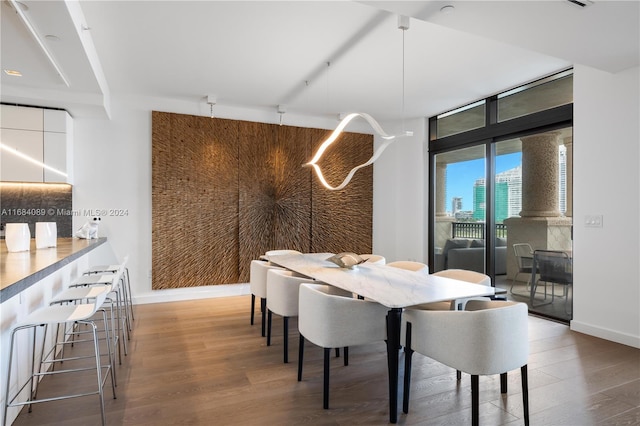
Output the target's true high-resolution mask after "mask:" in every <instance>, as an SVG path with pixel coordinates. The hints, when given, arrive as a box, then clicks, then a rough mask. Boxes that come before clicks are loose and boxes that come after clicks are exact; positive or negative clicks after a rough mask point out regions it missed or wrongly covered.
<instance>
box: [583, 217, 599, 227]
mask: <svg viewBox="0 0 640 426" xmlns="http://www.w3.org/2000/svg"><path fill="white" fill-rule="evenodd" d="M602 222H603V220H602V215H601V214H592V215H586V216H585V217H584V226H585V227H587V228H602Z"/></svg>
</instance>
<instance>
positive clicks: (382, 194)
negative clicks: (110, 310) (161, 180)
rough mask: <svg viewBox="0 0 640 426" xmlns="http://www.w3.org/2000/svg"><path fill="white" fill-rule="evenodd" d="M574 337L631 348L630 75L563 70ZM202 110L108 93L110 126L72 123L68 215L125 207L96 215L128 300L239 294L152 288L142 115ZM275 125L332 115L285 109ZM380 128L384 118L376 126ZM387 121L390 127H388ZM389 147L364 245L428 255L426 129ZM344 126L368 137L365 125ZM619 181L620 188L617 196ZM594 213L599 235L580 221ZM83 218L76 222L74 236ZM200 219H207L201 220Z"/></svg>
mask: <svg viewBox="0 0 640 426" xmlns="http://www.w3.org/2000/svg"><path fill="white" fill-rule="evenodd" d="M574 86H575V90H574V104H575V105H574V117H575V122H574V214H575V230H574V253H575V268H574V280H575V282H576V288H575V294H574V321H573V322H572V324H571V326H572V328H573V329H574V330H578V331H582V332H585V333H588V334H592V335H596V336H599V337H603V338H606V339H610V340H614V341H617V342H622V343H625V344H628V345H632V346H636V347H640V316H639V315H640V313H639V312H640V293H639V291H640V290H639V288H640V285H639V278H638V277H639V276H640V274H639V272H640V271H639V268H640V266H639V265H640V262H639V261H638V259H640V249H639V241H640V232H639V224H638V222H639V221H638V218H639V217H640V210H639V205H638V198H639V193H640V178H639V175H638V165H639V159H640V154H639V148H638V145H639V132H638V116H639V108H638V69H637V68H636V69H634V70H629V71H626V72H623V73H619V74H608V73H603V72H600V71H596V70H593V69H590V68H587V67H582V66H576V68H575V74H574ZM153 109H155V110H159V111H167V112H176V113H185V114H199V115H205V116H206V115H208V110H207V108H206V105H204V104H202V105H200V104H197V103H194V102H179V101H167V100H161V99H135V98H122V97H118V96H114V97H113V104H112V111H113V117H112V120H111V121H107V120H92V119H76V120H75V121H74V123H75V159H74V164H75V170H74V172H75V182H76V185H75V187H74V209H76V210H81V209H107V210H108V209H127V210H128V215H127V216H123V217H105V218H103V221H102V224H101V234H102V235H105V236H107V237H108V238H109V241H110V244H111V247H112V248H113V253H114V256H115V257H117V258H120V259H121V258H122V257H123V256H124V255H125V254H127V253H128V254H130V267H131V273H132V285H133V291H134V294H135V300H136V302H137V303H146V302H158V301H169V300H181V299H189V298H203V297H212V296H225V295H233V294H244V293H246V292H247V286H246V285H242V284H240V285H229V286H212V287H202V288H198V289H179V290H164V291H154V292H152V291H151V282H150V279H149V276H148V273H149V271H150V270H151V110H153ZM215 113H216V116H218V117H225V118H233V119H241V120H251V121H261V122H272V123H277V122H278V119H279V117H278V116H277V114H276V113H275V111H264V110H247V109H231V108H223V107H221V106H216V111H215ZM284 122H285V124H290V125H296V126H308V127H319V128H333V127H335V125H336V122H335V120H328V119H320V118H313V117H304V116H295V115H290V114H286V115H285V116H284ZM382 125H383V128H385V130H386V131H387V132H388V133H394V132H397V131H398V130H399V129H398V128H393V123H382ZM396 126H397V123H396ZM406 128H407V130H412V131H413V132H414V136H413V137H410V138H406V139H399V140H398V141H397V142H395V143H393V144H391V145H390V146H389V147H388V148H387V150H386V151H385V152H384V154H383V155H382V156H381V157H380V158H379V159H378V161H376V163H375V166H374V217H373V249H374V252H376V253H379V254H382V255H384V256H385V257H387V259H388V260H399V259H415V260H422V261H425V260H426V258H427V244H428V237H427V227H426V219H427V190H428V188H427V181H428V179H427V169H426V167H427V123H426V120H423V119H418V120H410V121H408V122H407V123H406ZM348 130H355V131H367V129H366V127H361V128H359V127H358V128H353V127H352V125H351V124H350V127H349V129H348ZM621 182H623V183H624V189H623V185H622V184H621ZM587 214H602V215H604V227H603V228H602V229H587V228H585V227H584V226H582V225H581V223H582V221H583V218H584V216H585V215H587ZM84 220H86V218H84V217H76V218H75V222H74V229H75V228H77V227H79V226H80V225H81V224H82V223H83V222H84ZM203 220H206V218H203Z"/></svg>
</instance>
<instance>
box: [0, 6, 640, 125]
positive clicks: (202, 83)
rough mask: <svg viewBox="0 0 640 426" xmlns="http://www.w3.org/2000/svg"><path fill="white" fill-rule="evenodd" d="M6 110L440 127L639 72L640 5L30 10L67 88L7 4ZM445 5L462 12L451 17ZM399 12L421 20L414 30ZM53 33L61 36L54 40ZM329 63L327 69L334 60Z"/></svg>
mask: <svg viewBox="0 0 640 426" xmlns="http://www.w3.org/2000/svg"><path fill="white" fill-rule="evenodd" d="M2 3H3V4H2V7H1V9H0V11H1V13H2V17H1V18H2V22H1V23H2V29H1V31H2V33H1V51H0V52H1V54H0V66H1V68H2V69H14V70H19V71H21V72H22V74H23V76H22V77H11V76H7V75H5V73H4V72H3V73H2V77H1V89H2V90H1V91H0V100H1V101H2V102H7V103H20V104H28V105H39V106H48V107H58V108H65V109H67V110H69V112H70V113H71V114H72V115H74V116H108V115H109V109H110V104H109V99H110V96H111V95H113V96H115V95H117V94H127V95H142V96H152V97H158V98H168V99H179V100H182V101H187V102H194V103H195V104H200V105H201V110H202V111H203V113H206V112H208V108H209V107H208V105H207V104H206V101H205V97H206V95H209V94H210V95H214V96H215V97H216V99H217V104H218V105H227V106H240V107H251V108H264V109H266V110H273V111H274V115H275V114H276V108H277V105H286V110H287V112H295V113H298V114H313V115H325V116H329V115H336V114H338V113H340V112H350V111H361V112H367V113H369V114H372V115H373V116H374V117H376V118H378V119H381V120H384V119H399V118H402V117H405V118H410V117H419V116H423V117H424V116H430V115H434V114H437V113H440V112H443V111H445V110H447V109H451V108H454V107H457V106H461V105H463V104H465V103H468V102H470V101H473V100H476V99H479V98H483V97H486V96H488V95H491V94H494V93H497V92H499V91H502V90H504V89H507V88H510V87H513V86H517V85H519V84H522V83H525V82H528V81H530V80H534V79H536V78H539V77H541V76H544V75H547V74H550V73H553V72H555V71H559V70H562V69H566V68H569V67H571V66H572V65H574V64H583V65H587V66H591V67H594V68H597V69H601V70H603V71H606V72H612V73H615V72H619V71H622V70H625V69H629V68H632V67H637V66H638V65H639V63H640V44H639V43H640V42H639V40H640V35H639V28H640V25H639V21H640V7H639V6H640V3H639V1H637V0H632V1H607V0H596V1H595V2H594V3H593V4H592V5H591V6H588V7H585V8H581V7H579V6H576V5H574V4H572V3H570V2H568V1H566V0H552V1H524V0H520V1H447V2H443V1H413V2H404V1H361V2H357V1H284V2H277V1H257V2H250V1H235V2H231V1H80V2H77V1H66V2H65V1H62V0H58V1H55V0H50V1H29V0H23V1H22V3H24V4H25V5H26V6H27V9H26V10H25V15H26V16H27V18H28V19H29V20H30V22H31V24H32V25H33V27H34V28H35V29H36V31H37V32H38V34H39V36H40V37H42V38H43V40H44V43H45V45H46V46H47V48H48V49H49V50H50V52H51V54H52V56H53V57H54V58H55V60H56V61H57V62H58V64H59V66H60V68H61V69H62V71H63V73H64V75H65V77H66V78H67V80H68V81H69V83H70V85H69V87H67V86H66V85H65V84H64V83H63V82H62V79H61V78H60V77H59V76H58V75H57V74H56V72H55V70H54V69H53V67H52V66H51V65H50V64H49V63H48V62H47V60H46V59H45V57H44V54H43V53H42V50H40V48H39V47H38V46H37V44H36V43H35V41H34V39H33V38H32V37H31V36H30V35H29V33H28V32H27V30H26V28H25V26H24V25H23V23H22V22H21V21H20V20H19V19H18V16H17V14H16V13H15V11H14V9H13V7H12V6H11V5H10V4H9V3H8V2H7V1H4V0H3V2H2ZM444 5H453V6H454V7H455V9H454V12H453V13H449V14H444V13H442V12H441V11H440V10H441V8H442V7H443V6H444ZM398 14H403V15H407V16H411V17H412V18H411V20H410V29H409V30H407V31H406V32H405V33H404V48H405V54H404V58H405V59H404V68H405V71H404V85H405V90H404V99H405V100H404V112H403V100H402V98H403V96H402V94H403V91H402V82H403V71H402V65H403V60H402V58H403V54H402V51H403V31H402V30H400V29H398V22H397V20H398ZM46 35H55V36H57V37H58V38H59V40H57V41H50V40H49V39H47V38H45V36H46ZM328 62H329V63H330V65H329V66H328V65H327V63H328Z"/></svg>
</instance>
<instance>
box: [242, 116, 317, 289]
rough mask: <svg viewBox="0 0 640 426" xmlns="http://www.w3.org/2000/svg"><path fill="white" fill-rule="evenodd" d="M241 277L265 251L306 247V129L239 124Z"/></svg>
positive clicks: (308, 208)
mask: <svg viewBox="0 0 640 426" xmlns="http://www.w3.org/2000/svg"><path fill="white" fill-rule="evenodd" d="M240 128H241V130H240V142H239V145H240V156H239V159H240V164H239V169H240V209H239V214H240V238H239V240H240V280H241V281H243V282H246V281H248V280H249V265H250V262H251V260H252V259H256V258H257V257H258V256H260V255H261V254H263V253H264V252H265V251H267V250H274V249H284V248H287V249H294V250H300V251H304V252H308V251H309V249H310V247H311V245H310V239H311V182H310V179H309V171H308V170H307V169H305V168H303V167H302V164H304V162H305V161H306V159H307V157H308V147H309V140H310V139H309V129H304V128H299V127H291V126H276V125H273V124H263V123H248V122H243V123H242V124H241V126H240Z"/></svg>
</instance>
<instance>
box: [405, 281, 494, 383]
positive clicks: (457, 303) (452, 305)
mask: <svg viewBox="0 0 640 426" xmlns="http://www.w3.org/2000/svg"><path fill="white" fill-rule="evenodd" d="M432 275H434V276H438V277H445V278H452V279H455V280H460V281H466V282H469V283H472V284H481V285H486V286H489V287H491V277H490V276H489V275H486V274H483V273H481V272H476V271H469V270H467V269H444V270H442V271H438V272H434V273H433V274H432ZM469 300H490V299H489V298H487V297H474V298H471V299H456V300H451V301H443V302H432V303H423V304H421V305H416V306H412V308H413V309H426V310H430V311H449V310H451V311H462V310H464V308H465V305H466V303H467V302H468V301H469ZM456 378H457V379H458V380H460V379H462V372H461V371H460V370H457V371H456Z"/></svg>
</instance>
